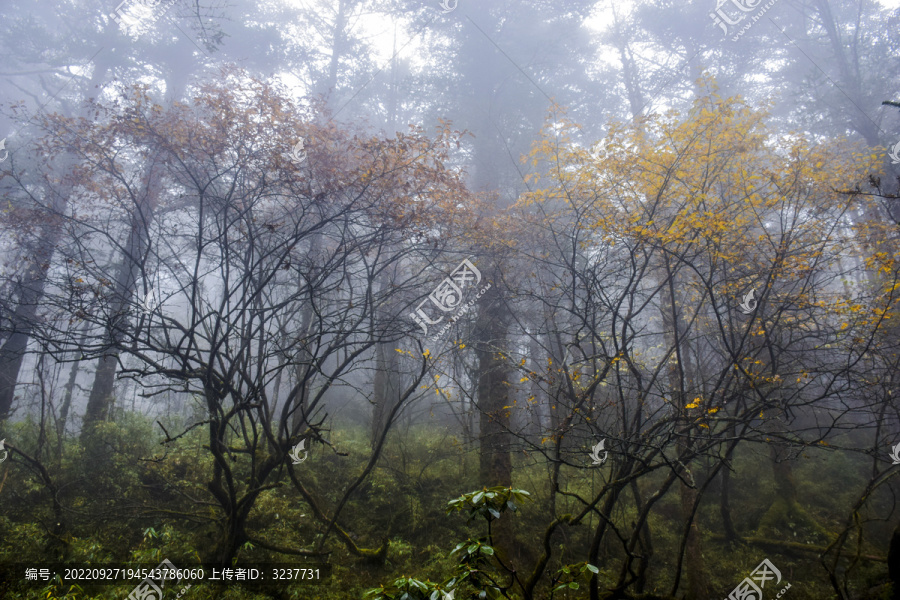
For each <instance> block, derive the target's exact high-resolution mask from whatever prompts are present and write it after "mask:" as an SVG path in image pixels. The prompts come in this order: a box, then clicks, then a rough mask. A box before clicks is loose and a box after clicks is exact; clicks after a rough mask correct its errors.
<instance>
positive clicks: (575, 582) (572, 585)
mask: <svg viewBox="0 0 900 600" xmlns="http://www.w3.org/2000/svg"><path fill="white" fill-rule="evenodd" d="M569 589H571V590H577V589H578V582H577V581H573V582H572V583H570V584H569Z"/></svg>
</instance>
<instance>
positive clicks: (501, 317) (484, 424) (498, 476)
mask: <svg viewBox="0 0 900 600" xmlns="http://www.w3.org/2000/svg"><path fill="white" fill-rule="evenodd" d="M495 268H496V267H491V271H492V275H493V274H494V272H495V271H494V269H495ZM486 279H487V280H488V281H489V282H491V283H492V285H491V287H490V288H489V289H488V290H487V292H486V293H485V294H484V295H483V296H482V297H481V299H480V300H479V302H478V308H479V314H478V320H477V324H476V326H475V328H476V331H478V332H480V335H479V340H478V342H477V344H476V347H475V353H476V356H477V359H478V376H477V381H478V392H477V396H478V400H477V402H478V411H479V415H480V427H479V430H480V434H481V453H480V464H479V480H480V481H481V483H482V485H484V486H494V485H504V486H511V485H512V456H511V455H510V446H509V417H510V413H509V410H510V409H509V408H508V407H509V405H510V404H511V402H510V400H509V385H508V383H507V382H508V381H509V378H510V377H509V374H508V373H507V369H506V366H505V363H504V360H503V358H502V357H501V353H502V351H503V347H504V345H505V342H506V318H505V317H506V314H505V307H504V305H503V302H502V298H501V293H500V289H499V286H498V285H496V282H499V280H500V278H499V277H495V276H490V277H487V278H486ZM494 540H495V542H496V543H497V545H498V546H499V549H500V550H501V551H502V552H503V553H504V554H506V555H507V556H509V552H510V550H512V530H511V529H510V527H509V519H498V520H497V523H496V526H495V529H494Z"/></svg>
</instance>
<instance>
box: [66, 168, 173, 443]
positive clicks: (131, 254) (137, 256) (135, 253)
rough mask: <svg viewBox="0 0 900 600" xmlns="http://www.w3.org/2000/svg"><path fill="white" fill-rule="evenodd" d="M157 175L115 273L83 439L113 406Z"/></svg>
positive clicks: (146, 192) (137, 212)
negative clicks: (121, 347)
mask: <svg viewBox="0 0 900 600" xmlns="http://www.w3.org/2000/svg"><path fill="white" fill-rule="evenodd" d="M155 173H156V170H155V169H153V167H149V171H148V173H147V176H146V178H145V179H144V181H146V188H145V190H143V192H144V193H143V194H142V195H141V198H140V200H138V201H137V203H136V204H135V207H134V210H133V211H132V212H131V222H130V226H129V231H128V239H127V241H126V243H125V248H124V251H123V253H122V262H121V263H119V266H118V268H117V269H116V280H115V288H114V289H115V291H114V295H113V297H112V298H111V300H110V303H109V315H108V319H109V320H108V321H107V326H106V340H107V344H108V346H109V350H108V352H107V353H105V354H104V355H103V356H102V357H100V362H99V363H98V365H97V370H96V371H95V373H94V383H93V385H92V386H91V393H90V395H89V396H88V403H87V409H86V411H85V414H84V423H83V427H82V431H81V435H82V439H84V438H85V437H86V436H89V435H90V433H91V431H93V428H94V425H96V424H97V423H99V422H101V421H104V420H106V419H107V418H108V417H109V412H110V407H111V406H112V403H113V386H114V384H115V380H116V369H117V367H118V362H119V349H118V346H119V345H120V344H121V343H122V340H123V339H124V336H125V331H126V330H127V328H129V327H131V326H132V324H131V316H130V315H129V314H128V308H129V307H130V306H131V303H132V298H133V296H134V294H135V282H136V281H137V276H138V273H139V272H140V264H141V261H142V258H143V257H144V254H145V253H146V250H147V244H148V241H149V224H150V220H151V218H152V214H153V206H154V205H155V199H156V197H157V182H158V177H157V176H156V175H155Z"/></svg>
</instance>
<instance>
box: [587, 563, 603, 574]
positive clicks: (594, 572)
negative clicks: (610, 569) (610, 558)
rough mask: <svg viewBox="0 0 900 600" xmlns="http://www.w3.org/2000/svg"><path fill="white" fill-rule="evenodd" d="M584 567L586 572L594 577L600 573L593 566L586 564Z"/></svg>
mask: <svg viewBox="0 0 900 600" xmlns="http://www.w3.org/2000/svg"><path fill="white" fill-rule="evenodd" d="M585 566H586V567H587V570H588V571H590V572H591V573H593V574H595V575H596V574H597V573H599V572H600V569H598V568H597V567H595V566H594V565H592V564H587V565H585Z"/></svg>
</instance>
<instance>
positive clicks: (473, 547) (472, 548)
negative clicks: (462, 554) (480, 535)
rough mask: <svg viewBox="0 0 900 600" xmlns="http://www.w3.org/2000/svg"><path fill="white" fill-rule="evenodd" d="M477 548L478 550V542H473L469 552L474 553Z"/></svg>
mask: <svg viewBox="0 0 900 600" xmlns="http://www.w3.org/2000/svg"><path fill="white" fill-rule="evenodd" d="M476 550H478V544H472V545H471V546H469V550H468V552H469V554H472V553H473V552H475V551H476Z"/></svg>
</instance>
